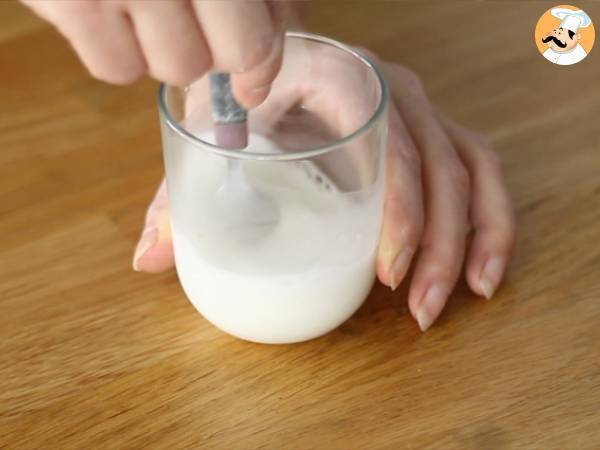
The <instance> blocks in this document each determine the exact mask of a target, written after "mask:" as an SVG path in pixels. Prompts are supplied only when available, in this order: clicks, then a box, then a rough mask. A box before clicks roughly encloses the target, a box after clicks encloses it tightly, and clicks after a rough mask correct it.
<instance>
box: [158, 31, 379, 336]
mask: <svg viewBox="0 0 600 450" xmlns="http://www.w3.org/2000/svg"><path fill="white" fill-rule="evenodd" d="M284 46H285V48H284V59H283V65H282V69H281V72H280V73H279V75H278V76H277V78H276V80H275V82H274V84H273V87H272V90H271V93H270V94H269V97H268V98H267V100H266V101H265V102H264V103H263V104H262V105H260V106H259V107H258V108H256V109H254V110H252V111H250V112H249V113H248V129H249V132H250V137H249V145H248V147H247V148H246V149H244V150H242V151H237V150H227V149H224V148H221V147H218V146H217V145H215V143H214V140H213V139H214V137H213V133H212V131H211V130H212V126H213V124H212V117H211V102H210V93H209V88H208V77H207V76H205V77H204V78H202V79H200V80H198V81H197V82H195V83H194V84H193V85H191V86H188V87H186V88H178V87H174V86H165V85H163V86H161V88H160V92H159V109H160V119H161V128H162V136H163V148H164V159H165V166H166V176H167V188H168V193H169V200H170V205H171V227H172V234H173V244H174V248H175V262H176V267H177V272H178V275H179V279H180V281H181V284H182V286H183V289H184V290H185V292H186V294H187V296H188V297H189V299H190V301H191V302H192V304H193V305H194V306H195V307H196V309H197V310H198V311H199V312H200V313H201V314H202V315H203V316H204V317H205V318H206V319H208V320H209V321H210V322H212V323H213V324H214V325H215V326H217V327H219V328H220V329H222V330H224V331H226V332H227V333H230V334H232V335H234V336H237V337H239V338H242V339H246V340H249V341H255V342H262V343H290V342H299V341H304V340H307V339H311V338H314V337H317V336H320V335H322V334H324V333H327V332H328V331H330V330H332V329H334V328H336V327H337V326H338V325H340V324H341V323H343V322H344V321H345V320H346V319H348V318H349V317H350V316H351V315H352V314H353V313H354V312H355V311H356V310H357V309H358V308H359V307H360V305H361V304H362V303H363V301H364V300H365V298H366V297H367V296H368V294H369V291H370V290H371V287H372V284H373V281H374V278H375V256H376V251H377V246H378V241H379V233H380V229H381V222H382V214H383V189H384V185H383V184H384V176H385V160H386V157H385V154H386V139H387V114H386V112H387V103H388V91H387V87H386V84H385V81H384V79H383V77H382V75H381V73H380V72H379V70H378V69H377V67H376V66H375V65H374V64H373V63H372V62H371V61H369V60H368V59H367V58H366V57H365V56H363V55H362V54H361V53H359V52H358V51H356V50H354V49H353V48H351V47H348V46H346V45H344V44H341V43H339V42H336V41H334V40H331V39H328V38H325V37H321V36H317V35H313V34H308V33H299V32H289V33H287V34H286V37H285V41H284Z"/></svg>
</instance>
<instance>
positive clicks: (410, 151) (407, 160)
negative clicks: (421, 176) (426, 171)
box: [396, 140, 422, 173]
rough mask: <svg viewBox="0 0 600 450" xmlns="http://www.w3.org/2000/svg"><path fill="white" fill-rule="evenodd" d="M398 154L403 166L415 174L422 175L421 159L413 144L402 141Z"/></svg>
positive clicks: (397, 148) (397, 150)
mask: <svg viewBox="0 0 600 450" xmlns="http://www.w3.org/2000/svg"><path fill="white" fill-rule="evenodd" d="M396 153H397V155H398V157H399V158H400V161H401V163H402V165H404V166H406V167H408V168H409V169H410V170H411V171H413V172H414V173H421V164H422V162H421V157H420V156H419V152H418V151H417V149H416V148H415V146H414V145H413V144H412V143H411V142H406V140H402V141H400V142H399V144H398V145H397V147H396Z"/></svg>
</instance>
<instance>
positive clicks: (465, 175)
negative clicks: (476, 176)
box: [446, 160, 471, 197]
mask: <svg viewBox="0 0 600 450" xmlns="http://www.w3.org/2000/svg"><path fill="white" fill-rule="evenodd" d="M446 171H447V173H448V179H449V182H450V184H451V185H452V186H453V188H454V189H456V191H457V192H458V194H459V195H460V196H462V197H468V196H469V193H470V190H471V178H470V177H469V172H468V171H467V169H466V168H465V166H463V165H462V163H461V162H460V161H458V160H454V161H452V162H449V163H448V164H447V165H446Z"/></svg>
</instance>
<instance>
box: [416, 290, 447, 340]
mask: <svg viewBox="0 0 600 450" xmlns="http://www.w3.org/2000/svg"><path fill="white" fill-rule="evenodd" d="M447 297H448V290H447V289H445V288H444V287H442V286H440V285H433V286H431V287H430V288H429V289H428V290H427V292H426V293H425V296H424V297H423V300H421V304H420V305H419V309H418V310H417V322H418V324H419V328H420V329H421V331H426V330H427V329H428V328H429V327H431V325H432V324H433V322H434V321H435V319H436V318H437V316H439V315H440V313H441V312H442V309H443V308H444V305H445V304H446V298H447Z"/></svg>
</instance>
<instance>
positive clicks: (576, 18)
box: [550, 8, 592, 33]
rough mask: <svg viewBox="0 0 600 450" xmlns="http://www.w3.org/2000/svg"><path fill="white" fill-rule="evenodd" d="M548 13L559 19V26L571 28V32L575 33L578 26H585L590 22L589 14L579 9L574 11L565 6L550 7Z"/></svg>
mask: <svg viewBox="0 0 600 450" xmlns="http://www.w3.org/2000/svg"><path fill="white" fill-rule="evenodd" d="M550 13H551V14H552V15H553V16H554V17H556V18H558V19H560V20H561V22H560V28H563V29H565V30H571V31H572V32H573V33H577V30H579V28H586V27H588V26H589V25H590V24H591V23H592V19H590V16H588V15H587V14H586V13H585V11H582V10H580V9H578V10H576V11H574V10H572V9H567V8H552V10H551V11H550Z"/></svg>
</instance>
